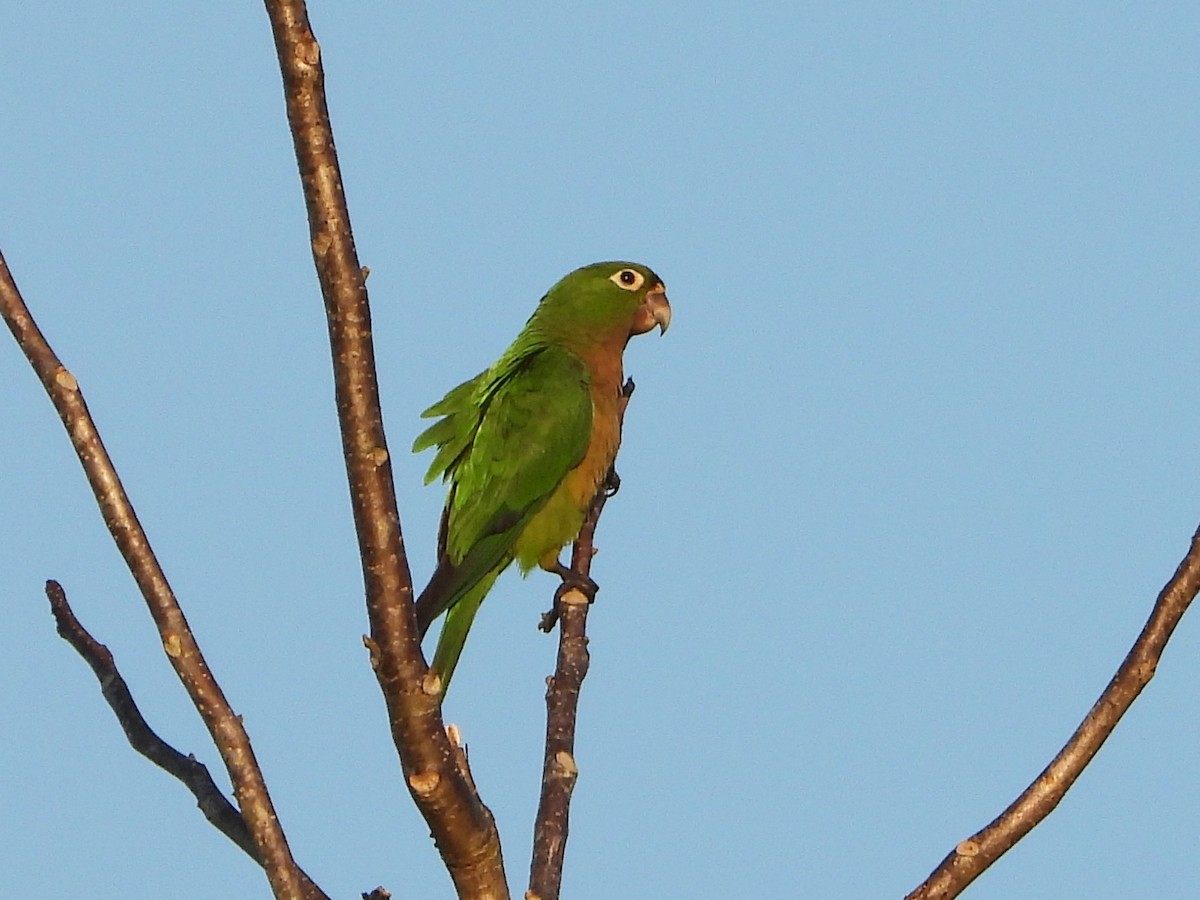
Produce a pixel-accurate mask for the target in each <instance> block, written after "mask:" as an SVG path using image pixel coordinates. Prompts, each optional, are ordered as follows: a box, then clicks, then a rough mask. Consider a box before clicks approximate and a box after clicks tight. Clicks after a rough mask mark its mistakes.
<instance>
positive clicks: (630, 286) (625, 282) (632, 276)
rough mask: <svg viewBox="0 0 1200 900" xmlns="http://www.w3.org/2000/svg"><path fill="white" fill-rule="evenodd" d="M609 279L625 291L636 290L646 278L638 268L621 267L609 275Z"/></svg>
mask: <svg viewBox="0 0 1200 900" xmlns="http://www.w3.org/2000/svg"><path fill="white" fill-rule="evenodd" d="M608 280H609V281H611V282H612V283H613V284H615V285H616V286H617V287H619V288H621V289H622V290H624V291H636V290H637V289H638V288H640V287H641V286H642V283H643V282H644V281H645V280H646V279H645V278H643V277H642V273H641V272H638V271H637V270H636V269H620V270H619V271H617V272H614V273H613V274H612V275H611V276H609V279H608Z"/></svg>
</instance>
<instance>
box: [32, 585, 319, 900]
mask: <svg viewBox="0 0 1200 900" xmlns="http://www.w3.org/2000/svg"><path fill="white" fill-rule="evenodd" d="M46 597H47V598H48V599H49V600H50V611H51V613H53V615H54V622H55V625H56V627H57V629H58V634H59V637H61V638H62V639H63V640H65V641H66V642H67V643H68V644H70V645H71V646H72V647H73V648H74V649H75V651H76V652H77V653H78V654H79V655H80V656H81V657H83V660H84V662H86V663H87V664H88V665H89V666H90V667H91V669H92V671H93V672H94V673H95V675H96V680H97V681H99V682H100V692H101V693H102V694H103V695H104V699H105V700H107V701H108V705H109V706H110V707H112V711H113V713H115V714H116V717H117V722H118V723H119V724H120V726H121V730H122V731H124V732H125V737H126V738H128V740H129V745H130V746H131V747H133V749H134V750H136V751H137V752H138V753H140V754H141V755H142V756H144V757H146V759H148V760H150V762H152V763H154V764H155V765H156V766H158V767H159V768H160V769H162V770H163V771H164V772H166V773H167V774H169V775H173V776H174V777H175V778H177V779H178V780H179V781H181V782H183V785H184V787H186V788H187V789H188V790H189V791H191V792H192V796H194V797H195V798H196V805H197V806H198V807H200V811H201V812H202V813H204V818H206V819H208V821H209V822H210V823H211V824H212V825H213V827H215V828H216V829H217V830H218V831H220V832H221V833H222V834H223V835H225V837H227V838H229V839H230V840H231V841H233V842H234V843H235V844H237V846H238V847H239V848H240V849H241V850H242V852H243V853H245V854H246V855H247V856H249V857H250V858H251V859H252V860H254V861H255V862H256V863H258V864H259V865H262V862H261V860H260V859H259V857H258V848H256V847H255V846H254V839H253V838H251V837H250V829H249V828H247V827H246V821H245V820H244V819H243V818H242V814H241V813H240V812H238V810H237V807H236V806H234V805H233V804H232V803H230V802H229V799H228V798H227V797H226V796H225V795H224V794H223V793H222V792H221V789H220V788H218V787H217V785H216V782H214V781H213V779H212V775H210V774H209V771H208V767H207V766H205V765H204V763H202V762H200V761H199V760H197V759H196V757H194V756H192V755H191V754H187V755H186V756H185V755H184V754H183V753H180V752H179V751H178V750H176V749H175V748H174V747H172V746H171V745H170V744H168V743H167V742H166V741H164V740H163V739H162V738H161V737H159V736H158V734H157V733H156V732H155V731H154V729H153V728H151V727H150V725H149V723H147V722H146V720H145V718H144V717H143V716H142V712H141V710H139V709H138V705H137V703H136V701H134V699H133V694H132V693H131V692H130V690H129V685H128V684H126V683H125V679H124V678H123V677H121V673H120V671H119V670H118V669H117V664H116V661H115V660H114V659H113V655H112V653H111V652H110V651H109V649H108V648H107V647H106V646H104V645H103V644H101V643H100V642H99V641H97V640H96V639H95V638H94V637H92V635H91V633H90V632H89V631H88V630H87V629H86V628H84V627H83V624H82V623H81V622H80V621H79V619H78V618H77V617H76V615H75V611H74V610H73V609H71V604H70V603H68V602H67V594H66V591H64V590H63V588H62V585H60V584H59V583H58V582H57V581H47V582H46ZM300 880H301V884H302V885H303V888H304V896H305V897H306V898H307V900H329V897H328V895H327V894H326V893H325V892H324V891H322V890H321V889H320V888H319V887H317V885H316V884H314V883H313V881H312V879H311V878H309V877H308V875H306V874H305V873H304V872H303V871H301V872H300Z"/></svg>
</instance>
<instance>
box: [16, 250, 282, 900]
mask: <svg viewBox="0 0 1200 900" xmlns="http://www.w3.org/2000/svg"><path fill="white" fill-rule="evenodd" d="M0 313H2V314H3V317H4V321H5V323H7V325H8V327H9V329H10V330H11V331H12V333H13V337H15V338H16V340H17V344H18V346H20V348H21V350H22V351H23V352H24V354H25V357H26V358H27V359H28V360H29V364H30V365H31V366H32V367H33V370H34V372H35V373H36V374H37V376H38V378H39V379H40V380H41V382H42V386H43V387H44V388H45V389H46V393H47V394H49V396H50V401H51V402H52V403H53V404H54V408H55V409H56V410H57V411H58V415H59V417H60V418H61V419H62V422H63V425H64V426H65V427H66V430H67V435H68V436H69V437H70V439H71V444H72V446H73V447H74V448H75V454H76V455H77V456H78V457H79V462H80V464H81V465H82V466H83V471H84V474H85V475H86V476H87V480H88V483H89V484H90V485H91V488H92V493H93V494H94V495H95V497H96V503H97V505H98V506H99V507H100V513H101V515H102V516H103V517H104V524H105V525H107V526H108V530H109V533H110V534H112V537H113V541H114V542H115V543H116V545H117V549H118V550H119V551H120V553H121V556H122V557H123V558H124V560H125V564H126V565H127V566H128V567H129V571H130V572H131V573H132V574H133V578H134V581H136V582H137V586H138V588H139V589H140V590H141V592H142V596H143V597H144V598H145V600H146V606H147V607H148V608H149V610H150V615H151V617H152V618H153V619H154V624H155V625H156V626H157V627H158V633H159V637H160V638H161V640H162V646H163V649H164V650H165V651H166V654H167V658H168V660H170V663H171V666H172V667H173V668H174V669H175V674H176V675H178V676H179V680H180V681H181V682H182V683H183V686H184V688H185V689H186V690H187V692H188V696H189V697H190V698H191V701H192V703H193V705H195V707H196V710H197V711H198V712H199V713H200V717H201V719H203V720H204V724H205V726H206V727H207V728H208V731H209V734H211V735H212V738H213V743H215V744H216V746H217V750H218V751H219V752H220V754H221V759H222V761H223V762H224V764H225V769H226V771H227V772H228V773H229V779H230V781H231V782H232V783H233V790H234V795H235V796H236V797H237V801H238V806H239V808H240V809H241V814H242V817H243V818H244V819H245V821H246V826H247V827H248V829H249V831H250V836H251V839H252V840H253V843H254V847H255V850H256V852H257V854H258V855H257V859H258V860H259V862H260V864H261V865H262V866H263V868H264V869H265V871H266V873H267V878H268V880H269V881H270V882H271V890H272V891H273V892H274V893H275V896H276V897H279V898H288V900H302V898H304V896H305V894H304V890H303V880H302V878H301V876H300V872H299V869H298V868H297V867H296V864H295V861H294V860H293V859H292V854H291V851H290V850H289V849H288V845H287V839H286V838H285V837H284V834H283V828H282V826H281V825H280V824H279V820H278V818H277V817H276V815H275V810H274V807H273V806H272V804H271V797H270V795H269V794H268V793H267V785H266V782H265V781H264V780H263V775H262V771H261V770H260V769H259V767H258V762H257V761H256V760H255V758H254V749H253V748H252V747H251V745H250V737H249V735H247V733H246V729H245V728H244V727H243V726H242V720H241V717H240V716H238V715H237V714H236V713H234V711H233V709H232V708H231V707H230V705H229V701H228V700H226V699H225V695H224V693H223V692H222V691H221V688H220V686H219V685H218V684H217V681H216V679H215V678H214V677H213V675H212V672H211V671H209V668H208V665H207V664H206V663H205V661H204V656H203V655H202V654H201V652H200V647H199V645H198V644H197V643H196V640H195V638H194V637H193V636H192V631H191V628H189V627H188V623H187V619H185V618H184V616H183V610H182V609H180V606H179V603H178V601H177V600H176V598H175V594H174V592H173V591H172V590H171V585H170V584H169V583H168V582H167V577H166V575H165V574H164V573H163V570H162V567H161V566H160V565H159V564H158V559H157V558H156V557H155V555H154V550H153V549H152V548H151V546H150V541H149V539H148V538H147V537H146V533H145V531H144V530H143V529H142V526H141V523H140V522H139V521H138V518H137V514H136V513H135V512H134V509H133V504H132V503H131V502H130V500H129V497H128V495H127V494H126V493H125V489H124V487H122V485H121V479H120V478H119V477H118V475H117V470H116V468H115V467H114V466H113V463H112V460H111V459H110V458H109V456H108V451H107V450H105V448H104V442H103V441H102V440H101V439H100V432H99V431H98V430H97V429H96V423H95V422H94V421H93V420H92V416H91V413H89V412H88V408H87V404H86V403H85V402H84V399H83V392H82V391H81V390H80V387H79V383H78V382H77V381H76V380H75V376H74V375H72V374H71V373H70V372H69V371H68V370H67V369H66V367H65V366H63V364H62V362H60V361H59V358H58V356H57V355H56V354H55V353H54V350H53V349H52V348H51V347H50V344H49V343H48V342H47V341H46V338H45V336H44V335H43V334H42V332H41V329H39V328H38V326H37V323H36V322H35V321H34V318H33V315H32V314H31V313H30V312H29V308H28V307H27V306H26V305H25V301H24V299H23V298H22V297H21V293H20V291H19V290H18V289H17V285H16V282H15V281H14V280H13V277H12V273H11V272H10V271H9V269H8V264H7V262H6V261H5V260H4V257H3V255H0Z"/></svg>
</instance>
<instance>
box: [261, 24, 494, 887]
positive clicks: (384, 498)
mask: <svg viewBox="0 0 1200 900" xmlns="http://www.w3.org/2000/svg"><path fill="white" fill-rule="evenodd" d="M266 8H267V13H268V15H269V16H270V19H271V27H272V30H273V32H274V36H275V47H276V51H277V53H278V57H279V65H280V70H281V72H282V75H283V86H284V97H285V100H286V103H287V115H288V123H289V125H290V126H291V131H292V138H293V143H294V145H295V149H296V160H297V163H298V165H299V170H300V180H301V183H302V185H303V189H304V199H305V204H306V206H307V209H308V221H309V232H310V237H311V246H312V253H313V261H314V263H315V265H316V269H317V277H318V279H319V281H320V284H321V293H322V295H323V296H324V298H325V312H326V315H327V318H328V323H329V341H330V348H331V351H332V354H333V371H334V383H335V393H336V398H337V410H338V423H339V426H340V428H341V434H342V448H343V452H344V455H345V459H346V472H347V476H348V479H349V483H350V499H351V505H352V507H353V511H354V524H355V529H356V531H357V534H358V543H359V550H360V553H361V556H362V564H363V580H364V585H365V592H366V603H367V614H368V617H369V620H370V627H371V634H370V637H369V638H368V639H367V646H368V649H369V650H370V654H371V665H372V666H373V668H374V670H375V675H376V678H377V679H378V681H379V686H380V689H381V690H382V692H383V696H384V702H385V703H386V705H387V710H388V718H389V722H390V725H391V731H392V737H393V740H394V742H395V745H396V749H397V751H398V752H399V755H400V761H401V765H402V768H403V770H404V776H405V781H406V783H407V785H408V788H409V792H410V793H411V794H412V797H413V800H414V801H415V802H416V804H417V807H418V808H419V809H420V811H421V814H422V815H423V816H424V817H425V820H426V822H428V824H429V828H430V831H431V832H432V834H433V837H434V840H435V842H436V843H437V847H438V850H439V851H440V853H441V854H442V859H443V860H444V861H445V864H446V867H447V869H448V870H449V871H450V875H451V878H453V880H454V884H455V886H456V888H457V890H458V894H459V896H460V897H475V898H497V900H499V898H507V897H508V887H507V885H506V883H505V878H504V863H503V858H502V856H501V850H500V837H499V834H498V833H497V831H496V825H495V822H494V821H493V819H492V814H491V812H490V811H489V810H488V808H487V807H486V806H484V805H483V803H482V802H481V800H480V799H479V796H478V794H477V793H476V792H475V790H474V788H473V786H472V784H471V782H470V779H469V778H468V777H466V775H465V773H464V772H463V771H462V770H460V768H459V766H458V765H457V764H456V756H455V752H454V748H453V747H452V746H451V743H450V741H449V740H448V738H447V735H446V731H445V727H444V725H443V723H442V717H441V704H440V697H439V690H438V685H437V680H436V676H433V675H431V674H430V673H429V670H428V667H427V666H426V663H425V660H424V658H423V657H422V655H421V647H420V641H419V638H418V635H417V628H416V621H415V619H414V615H413V603H412V577H411V575H410V573H409V568H408V560H407V558H406V557H405V552H404V543H403V539H402V537H401V531H400V516H399V512H398V510H397V508H396V497H395V490H394V487H393V483H392V470H391V461H390V456H389V453H388V448H387V441H386V438H385V436H384V431H383V417H382V413H381V411H380V401H379V388H378V384H377V381H376V374H375V353H374V346H373V343H372V339H371V315H370V308H369V306H368V300H367V289H366V284H365V279H364V273H363V270H362V267H361V266H360V264H359V261H358V256H357V253H356V251H355V248H354V238H353V234H352V232H351V227H350V216H349V212H348V210H347V207H346V199H345V195H344V194H343V191H342V179H341V174H340V170H339V166H338V161H337V152H336V149H335V147H334V142H333V131H332V127H331V125H330V121H329V112H328V109H327V106H326V102H325V88H324V73H323V71H322V67H321V53H320V47H319V46H318V44H317V41H316V38H315V37H314V35H313V32H312V28H311V26H310V24H309V22H308V15H307V11H306V9H305V5H304V3H303V2H302V0H266Z"/></svg>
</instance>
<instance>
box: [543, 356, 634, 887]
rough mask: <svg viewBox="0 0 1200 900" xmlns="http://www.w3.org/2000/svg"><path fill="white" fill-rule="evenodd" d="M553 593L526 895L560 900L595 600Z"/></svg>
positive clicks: (577, 562)
mask: <svg viewBox="0 0 1200 900" xmlns="http://www.w3.org/2000/svg"><path fill="white" fill-rule="evenodd" d="M633 389H634V384H633V380H632V379H630V380H628V381H626V382H625V387H624V389H623V390H622V392H621V405H620V408H619V411H618V415H619V417H620V419H621V420H622V421H623V420H624V418H625V408H626V406H628V405H629V398H630V397H631V396H633ZM620 484H621V481H620V479H619V478H618V477H617V473H616V470H615V469H614V470H613V471H612V472H610V473H609V476H608V479H607V480H606V482H605V483H604V484H603V485H602V486H601V488H600V492H599V493H598V494H596V499H595V500H593V501H592V506H591V509H590V510H589V511H588V515H587V518H586V519H585V520H584V523H583V528H582V529H580V532H579V538H578V539H577V540H576V541H575V545H574V546H573V547H572V548H571V570H572V572H574V573H575V574H576V575H578V576H581V577H582V578H587V579H589V580H590V574H591V569H592V557H593V556H594V555H595V553H596V550H595V546H594V544H593V539H594V537H595V534H596V524H597V523H598V522H599V521H600V513H601V512H603V510H604V504H605V502H606V501H607V500H608V498H609V497H611V496H613V495H614V494H615V493H616V492H617V489H618V488H619V487H620ZM563 586H564V588H565V590H562V589H560V590H558V591H556V592H555V595H554V607H553V608H552V609H551V610H550V611H549V612H548V613H546V614H545V615H543V616H542V624H541V628H542V630H544V631H550V630H551V629H552V628H553V627H554V623H555V622H557V623H558V660H557V663H556V664H555V669H554V675H552V676H551V677H550V678H549V679H547V686H546V752H545V755H544V757H543V759H542V795H541V799H540V801H539V802H538V811H537V818H536V819H535V820H534V827H533V859H532V861H531V863H530V866H529V891H528V893H526V895H525V897H526V900H558V895H559V891H560V889H561V887H562V870H563V859H564V857H565V855H566V850H567V833H568V830H569V829H568V825H569V818H570V812H571V793H572V791H574V790H575V781H576V779H577V778H578V777H579V769H578V768H577V767H576V765H575V721H576V717H577V714H578V711H579V691H580V688H581V687H582V685H583V679H584V677H585V676H586V675H587V670H588V664H589V662H590V656H589V654H588V639H587V616H588V609H589V608H590V606H591V601H590V599H589V598H588V596H587V595H586V594H585V592H584V591H583V590H582V589H581V588H579V587H576V586H574V585H571V584H570V583H569V582H564V585H563Z"/></svg>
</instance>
